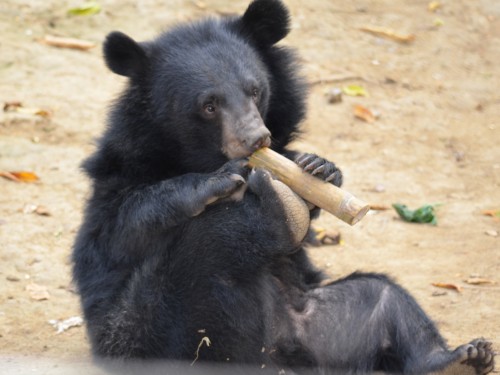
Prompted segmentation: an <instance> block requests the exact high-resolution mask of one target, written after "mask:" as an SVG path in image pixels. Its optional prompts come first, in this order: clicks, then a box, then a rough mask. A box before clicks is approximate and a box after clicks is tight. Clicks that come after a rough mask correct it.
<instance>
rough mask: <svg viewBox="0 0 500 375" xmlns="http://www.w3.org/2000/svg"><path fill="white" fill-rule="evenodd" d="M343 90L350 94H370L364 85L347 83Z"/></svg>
mask: <svg viewBox="0 0 500 375" xmlns="http://www.w3.org/2000/svg"><path fill="white" fill-rule="evenodd" d="M342 92H343V93H344V94H345V95H349V96H369V95H368V92H367V91H366V90H365V88H364V87H362V86H358V85H347V86H344V87H342Z"/></svg>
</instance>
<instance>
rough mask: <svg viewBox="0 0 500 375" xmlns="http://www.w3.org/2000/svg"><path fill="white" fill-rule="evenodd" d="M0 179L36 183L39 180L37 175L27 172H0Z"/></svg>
mask: <svg viewBox="0 0 500 375" xmlns="http://www.w3.org/2000/svg"><path fill="white" fill-rule="evenodd" d="M0 177H4V178H6V179H8V180H11V181H15V182H35V181H38V180H39V178H38V176H37V175H36V174H35V173H33V172H27V171H11V172H7V171H0Z"/></svg>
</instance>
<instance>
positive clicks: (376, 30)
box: [359, 27, 415, 43]
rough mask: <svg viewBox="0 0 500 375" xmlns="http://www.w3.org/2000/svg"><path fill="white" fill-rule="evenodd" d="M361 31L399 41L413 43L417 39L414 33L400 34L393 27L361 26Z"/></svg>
mask: <svg viewBox="0 0 500 375" xmlns="http://www.w3.org/2000/svg"><path fill="white" fill-rule="evenodd" d="M359 29H360V30H361V31H364V32H365V33H369V34H372V35H375V36H378V37H381V38H386V39H391V40H394V41H396V42H399V43H411V42H413V41H414V40H415V35H413V34H400V33H397V32H395V31H394V30H391V29H386V28H382V27H360V28H359Z"/></svg>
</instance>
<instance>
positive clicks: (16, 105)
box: [3, 101, 52, 118]
mask: <svg viewBox="0 0 500 375" xmlns="http://www.w3.org/2000/svg"><path fill="white" fill-rule="evenodd" d="M3 111H4V112H14V113H20V114H24V115H31V116H40V117H45V118H50V117H52V113H51V112H50V111H48V110H46V109H41V108H30V107H24V106H23V103H21V102H17V101H13V102H5V103H4V105H3Z"/></svg>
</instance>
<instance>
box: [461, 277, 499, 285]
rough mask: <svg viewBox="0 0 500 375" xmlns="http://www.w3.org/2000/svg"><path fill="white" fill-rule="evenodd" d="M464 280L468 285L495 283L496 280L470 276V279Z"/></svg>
mask: <svg viewBox="0 0 500 375" xmlns="http://www.w3.org/2000/svg"><path fill="white" fill-rule="evenodd" d="M465 282H466V283H467V284H470V285H482V284H496V281H493V280H489V279H483V278H481V277H471V278H470V279H467V280H465Z"/></svg>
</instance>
